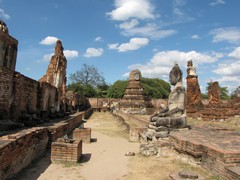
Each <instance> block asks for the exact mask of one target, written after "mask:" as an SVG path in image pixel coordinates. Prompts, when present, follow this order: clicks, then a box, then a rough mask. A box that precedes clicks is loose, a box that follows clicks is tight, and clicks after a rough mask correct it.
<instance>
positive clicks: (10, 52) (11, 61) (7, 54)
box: [0, 20, 18, 71]
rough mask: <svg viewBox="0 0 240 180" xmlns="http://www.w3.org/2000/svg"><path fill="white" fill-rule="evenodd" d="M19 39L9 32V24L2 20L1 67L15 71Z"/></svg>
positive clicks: (0, 31)
mask: <svg viewBox="0 0 240 180" xmlns="http://www.w3.org/2000/svg"><path fill="white" fill-rule="evenodd" d="M17 49H18V41H17V40H16V39H14V38H13V37H11V36H10V35H9V34H8V27H7V25H6V24H5V23H4V22H3V21H1V20H0V67H4V68H6V69H9V70H11V71H15V66H16V58H17Z"/></svg>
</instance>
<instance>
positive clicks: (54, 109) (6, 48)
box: [0, 21, 89, 131]
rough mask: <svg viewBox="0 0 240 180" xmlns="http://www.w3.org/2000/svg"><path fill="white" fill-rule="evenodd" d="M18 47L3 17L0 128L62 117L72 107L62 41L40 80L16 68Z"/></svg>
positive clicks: (32, 123)
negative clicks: (68, 93) (67, 88)
mask: <svg viewBox="0 0 240 180" xmlns="http://www.w3.org/2000/svg"><path fill="white" fill-rule="evenodd" d="M17 47H18V41H17V40H16V39H14V38H13V37H11V36H10V35H9V30H8V28H7V25H6V24H5V23H4V22H3V21H0V131H4V130H9V129H15V128H19V127H22V126H33V125H35V124H38V123H40V122H43V121H48V120H49V119H50V118H55V117H62V116H64V115H65V114H66V110H67V109H69V108H67V107H66V106H67V105H66V104H67V103H68V104H70V103H69V102H70V100H66V67H67V60H66V58H65V56H64V54H63V47H62V43H61V41H57V43H56V48H55V54H54V55H53V56H52V59H51V62H50V64H49V66H48V70H47V73H46V75H45V76H43V78H42V79H41V80H40V81H36V80H33V79H31V78H29V77H26V76H24V75H22V74H21V73H19V72H16V71H15V65H16V58H17ZM80 98H81V99H85V100H86V98H84V97H80ZM88 107H89V106H88ZM70 108H71V106H70Z"/></svg>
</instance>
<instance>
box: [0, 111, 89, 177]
mask: <svg viewBox="0 0 240 180" xmlns="http://www.w3.org/2000/svg"><path fill="white" fill-rule="evenodd" d="M83 115H84V113H77V114H74V115H73V117H71V118H69V119H67V120H65V122H59V123H54V124H53V125H51V126H48V127H44V128H42V127H39V128H30V129H27V130H22V131H20V132H19V133H16V132H14V133H12V134H10V135H5V136H2V137H0V179H7V178H11V177H13V176H14V175H15V174H17V173H18V172H20V171H21V170H22V169H23V168H25V167H26V166H28V165H29V164H30V163H31V162H32V161H33V160H35V159H37V158H39V157H40V156H41V155H42V154H43V153H44V152H45V151H46V149H47V148H48V147H49V144H50V143H52V142H53V141H55V140H57V139H58V138H61V137H63V136H64V135H66V134H70V133H71V132H72V131H73V130H74V129H75V128H76V127H79V125H80V124H81V123H82V117H83Z"/></svg>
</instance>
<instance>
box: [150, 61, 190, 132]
mask: <svg viewBox="0 0 240 180" xmlns="http://www.w3.org/2000/svg"><path fill="white" fill-rule="evenodd" d="M169 82H170V84H171V85H173V86H174V88H173V90H172V91H171V93H170V94H169V98H168V107H167V108H166V109H163V110H162V111H161V112H158V113H155V114H153V115H152V116H151V117H150V124H151V125H153V126H156V127H159V126H164V127H169V128H181V127H185V126H186V124H187V122H186V111H185V96H186V95H185V87H184V86H183V83H182V71H181V69H180V68H179V66H178V64H175V65H174V67H173V68H172V70H171V71H170V74H169Z"/></svg>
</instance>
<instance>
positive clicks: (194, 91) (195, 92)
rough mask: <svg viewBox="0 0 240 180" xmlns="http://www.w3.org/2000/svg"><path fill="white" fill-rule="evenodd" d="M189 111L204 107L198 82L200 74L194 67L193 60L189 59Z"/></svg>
mask: <svg viewBox="0 0 240 180" xmlns="http://www.w3.org/2000/svg"><path fill="white" fill-rule="evenodd" d="M186 79H187V99H186V101H187V102H186V103H187V113H189V112H190V113H193V112H196V111H199V110H201V109H203V103H202V101H201V90H200V86H199V83H198V75H197V74H196V69H195V67H193V63H192V60H190V61H188V68H187V78H186Z"/></svg>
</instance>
